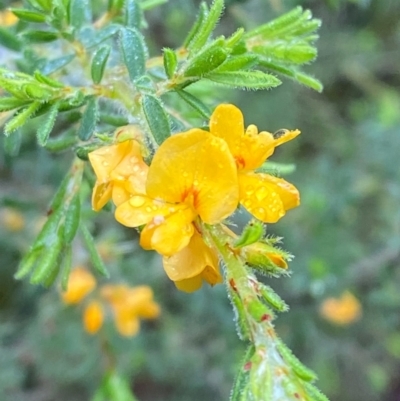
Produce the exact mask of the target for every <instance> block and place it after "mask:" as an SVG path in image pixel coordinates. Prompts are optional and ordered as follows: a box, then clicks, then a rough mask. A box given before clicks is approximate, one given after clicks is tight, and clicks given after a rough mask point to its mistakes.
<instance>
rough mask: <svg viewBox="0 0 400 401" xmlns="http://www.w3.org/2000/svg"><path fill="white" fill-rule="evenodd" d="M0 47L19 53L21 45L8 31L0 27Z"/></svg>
mask: <svg viewBox="0 0 400 401" xmlns="http://www.w3.org/2000/svg"><path fill="white" fill-rule="evenodd" d="M0 45H2V46H4V47H6V48H7V49H10V50H14V51H19V50H21V45H22V44H21V41H20V39H19V38H18V37H17V36H16V35H15V33H12V32H11V30H10V29H7V28H2V27H0Z"/></svg>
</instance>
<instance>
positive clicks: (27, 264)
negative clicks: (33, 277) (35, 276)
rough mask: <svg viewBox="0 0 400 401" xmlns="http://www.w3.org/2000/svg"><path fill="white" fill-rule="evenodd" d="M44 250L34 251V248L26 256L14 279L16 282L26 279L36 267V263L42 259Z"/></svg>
mask: <svg viewBox="0 0 400 401" xmlns="http://www.w3.org/2000/svg"><path fill="white" fill-rule="evenodd" d="M41 252H42V250H41V249H40V250H39V249H38V250H33V249H32V248H31V249H30V250H29V251H28V252H27V253H26V254H25V255H24V257H23V258H22V260H21V262H20V263H19V265H18V270H17V272H16V273H15V274H14V278H15V279H16V280H21V279H22V278H24V277H26V276H27V275H28V274H29V273H30V272H31V271H32V269H33V267H34V266H35V263H36V262H37V261H38V258H39V257H40V253H41Z"/></svg>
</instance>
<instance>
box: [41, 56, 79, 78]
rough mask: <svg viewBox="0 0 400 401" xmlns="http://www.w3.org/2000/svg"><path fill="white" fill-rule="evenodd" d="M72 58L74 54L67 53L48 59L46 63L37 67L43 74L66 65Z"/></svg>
mask: <svg viewBox="0 0 400 401" xmlns="http://www.w3.org/2000/svg"><path fill="white" fill-rule="evenodd" d="M74 58H75V54H69V55H68V56H62V57H58V58H55V59H53V60H49V61H48V62H46V64H44V65H43V66H42V67H40V68H39V69H40V72H41V73H42V74H44V75H49V74H52V73H53V72H55V71H57V70H59V69H60V68H63V67H65V66H66V65H68V64H69V63H70V62H71V61H72V60H73V59H74Z"/></svg>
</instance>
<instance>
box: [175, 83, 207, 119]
mask: <svg viewBox="0 0 400 401" xmlns="http://www.w3.org/2000/svg"><path fill="white" fill-rule="evenodd" d="M175 91H176V93H177V94H178V95H179V96H180V97H181V98H182V99H183V100H184V101H185V102H186V103H187V104H188V105H189V106H191V107H192V108H193V109H195V110H196V111H197V112H198V113H199V114H200V115H201V116H203V117H204V118H205V119H206V120H209V119H210V116H211V111H210V109H209V108H208V107H207V106H206V105H205V104H204V103H203V102H202V101H201V100H200V99H199V98H197V97H196V96H194V95H192V94H191V93H189V92H186V91H184V90H181V89H175Z"/></svg>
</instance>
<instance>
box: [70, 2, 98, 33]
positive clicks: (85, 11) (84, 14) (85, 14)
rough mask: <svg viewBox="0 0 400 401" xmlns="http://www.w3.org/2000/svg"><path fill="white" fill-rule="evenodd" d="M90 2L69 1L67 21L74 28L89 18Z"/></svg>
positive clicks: (79, 26) (90, 11) (83, 23)
mask: <svg viewBox="0 0 400 401" xmlns="http://www.w3.org/2000/svg"><path fill="white" fill-rule="evenodd" d="M91 14H92V4H91V2H90V1H89V0H70V1H69V14H68V16H69V23H70V24H71V25H72V26H73V27H74V28H77V29H79V28H81V27H82V26H83V25H85V24H86V23H88V22H89V21H90V20H91Z"/></svg>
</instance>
